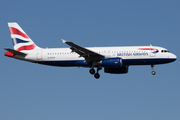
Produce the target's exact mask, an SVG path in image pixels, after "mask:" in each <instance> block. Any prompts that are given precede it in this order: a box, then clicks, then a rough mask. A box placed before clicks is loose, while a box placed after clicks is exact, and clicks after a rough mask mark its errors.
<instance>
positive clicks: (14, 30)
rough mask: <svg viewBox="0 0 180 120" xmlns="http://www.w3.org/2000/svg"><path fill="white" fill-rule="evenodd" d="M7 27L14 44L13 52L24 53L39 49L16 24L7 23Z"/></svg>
mask: <svg viewBox="0 0 180 120" xmlns="http://www.w3.org/2000/svg"><path fill="white" fill-rule="evenodd" d="M8 26H9V30H10V34H11V38H12V41H13V44H14V50H16V51H24V50H33V49H36V48H39V47H38V46H37V45H36V44H35V43H34V42H33V41H32V40H31V38H29V36H28V35H27V34H26V33H25V32H24V31H23V29H22V28H21V27H20V26H19V25H18V24H17V23H15V22H12V23H8Z"/></svg>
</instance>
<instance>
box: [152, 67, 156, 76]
mask: <svg viewBox="0 0 180 120" xmlns="http://www.w3.org/2000/svg"><path fill="white" fill-rule="evenodd" d="M151 69H152V72H151V73H152V75H155V74H156V72H155V71H154V65H151Z"/></svg>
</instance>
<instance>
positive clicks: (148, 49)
mask: <svg viewBox="0 0 180 120" xmlns="http://www.w3.org/2000/svg"><path fill="white" fill-rule="evenodd" d="M138 50H143V51H145V52H139V51H137V52H132V53H130V52H129V53H117V56H148V55H149V53H150V52H148V51H151V52H152V53H154V54H155V53H158V52H159V50H158V49H154V48H138Z"/></svg>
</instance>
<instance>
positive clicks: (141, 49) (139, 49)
mask: <svg viewBox="0 0 180 120" xmlns="http://www.w3.org/2000/svg"><path fill="white" fill-rule="evenodd" d="M139 50H156V49H154V48H139Z"/></svg>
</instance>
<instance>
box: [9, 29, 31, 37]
mask: <svg viewBox="0 0 180 120" xmlns="http://www.w3.org/2000/svg"><path fill="white" fill-rule="evenodd" d="M9 30H10V34H11V35H12V34H15V35H20V36H22V37H24V38H29V37H28V35H26V34H25V33H22V32H21V31H20V30H18V29H16V28H14V27H9Z"/></svg>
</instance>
